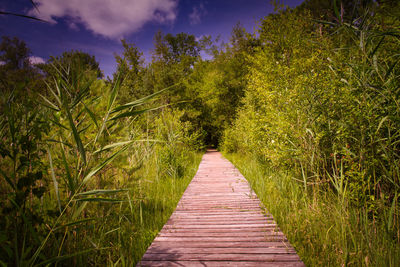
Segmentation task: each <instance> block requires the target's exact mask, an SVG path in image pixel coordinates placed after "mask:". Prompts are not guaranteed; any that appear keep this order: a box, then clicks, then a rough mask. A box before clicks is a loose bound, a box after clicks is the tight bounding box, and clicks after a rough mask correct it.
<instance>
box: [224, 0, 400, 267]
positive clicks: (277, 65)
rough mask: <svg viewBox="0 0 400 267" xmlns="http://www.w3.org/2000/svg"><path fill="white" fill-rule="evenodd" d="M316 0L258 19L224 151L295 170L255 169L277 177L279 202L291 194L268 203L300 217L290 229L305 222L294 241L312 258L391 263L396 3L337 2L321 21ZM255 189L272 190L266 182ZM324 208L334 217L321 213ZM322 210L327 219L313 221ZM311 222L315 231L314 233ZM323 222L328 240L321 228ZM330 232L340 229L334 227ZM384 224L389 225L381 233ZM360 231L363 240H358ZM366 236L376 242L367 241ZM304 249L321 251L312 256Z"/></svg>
mask: <svg viewBox="0 0 400 267" xmlns="http://www.w3.org/2000/svg"><path fill="white" fill-rule="evenodd" d="M317 2H318V1H308V2H307V4H306V5H303V6H301V7H300V8H297V9H294V10H291V9H286V10H281V11H279V12H278V13H277V14H273V15H270V16H268V17H266V18H264V19H263V20H262V21H261V26H260V28H259V36H260V42H261V43H262V45H261V47H260V48H259V49H257V51H256V52H255V53H254V55H253V56H251V57H250V58H249V64H250V67H249V74H248V75H247V77H246V80H247V86H246V88H245V96H244V98H243V100H242V101H243V105H242V106H241V107H240V108H239V109H238V113H237V117H236V120H235V121H234V123H233V125H232V127H230V128H227V129H226V130H225V132H224V137H223V140H224V142H223V147H224V149H225V150H226V151H228V152H239V153H249V152H251V154H252V155H253V157H254V158H255V159H256V160H257V162H258V164H260V165H266V166H269V167H268V168H269V169H270V170H274V171H276V172H278V173H287V175H289V178H286V177H285V176H284V177H283V178H281V179H282V181H278V180H277V178H271V179H270V178H268V175H272V174H263V175H266V176H264V177H262V175H261V176H259V177H258V178H257V179H258V181H259V182H260V183H267V182H268V183H270V182H269V181H270V180H272V182H273V183H272V184H277V185H276V186H275V187H274V188H275V189H276V190H277V191H278V194H283V195H282V196H276V198H275V197H274V198H273V199H277V200H276V201H277V202H278V201H281V200H279V199H285V201H286V200H287V199H289V200H288V201H291V200H290V199H293V206H292V204H291V203H285V204H283V206H284V207H280V208H278V209H275V208H273V207H272V206H273V205H271V204H268V206H269V207H270V208H271V211H272V212H273V213H274V211H273V210H276V214H278V216H280V217H281V218H284V217H290V216H289V214H290V213H287V214H286V215H281V213H280V211H279V209H281V208H282V209H289V208H290V209H292V211H293V212H294V213H295V214H294V215H293V216H294V217H295V218H294V219H293V220H286V219H282V223H283V225H287V227H288V234H289V235H291V234H290V233H291V231H295V229H296V231H295V232H299V231H300V230H301V229H304V231H300V233H299V235H295V236H294V237H293V242H294V243H296V242H299V248H300V247H301V248H307V251H305V252H304V253H305V254H304V255H305V256H304V257H305V259H306V262H307V261H309V264H312V265H321V264H328V265H329V264H332V265H342V264H344V265H346V264H354V265H361V264H366V265H369V264H372V265H393V264H394V262H396V261H398V258H397V257H396V253H398V244H399V236H398V231H399V228H400V225H399V224H398V223H397V224H396V223H394V222H395V221H397V220H398V216H399V212H400V211H399V206H398V204H397V203H398V202H397V200H398V193H399V186H400V181H399V178H400V177H399V172H398V169H399V167H400V165H399V158H398V153H397V151H398V145H397V144H398V142H399V128H400V127H399V126H400V125H399V124H398V122H399V116H398V110H399V109H398V102H399V99H398V96H399V95H398V88H399V84H398V82H399V79H398V78H399V70H400V69H399V68H398V66H397V62H398V49H399V44H400V43H399V36H400V35H399V34H400V32H399V24H398V18H399V17H398V14H399V13H398V12H399V10H400V6H399V5H398V4H394V3H387V4H382V5H377V4H376V3H373V2H368V3H367V2H365V3H362V4H358V2H357V3H356V2H354V3H353V2H352V3H349V5H340V7H339V6H338V5H336V8H335V10H333V14H335V15H336V18H335V19H331V20H330V19H329V16H324V17H323V18H324V19H326V21H321V20H315V19H320V18H319V17H318V18H315V17H313V16H312V15H311V14H312V13H311V12H310V11H309V10H308V8H307V6H309V5H312V4H315V3H317ZM333 2H334V3H335V2H338V1H333ZM317 4H318V3H317ZM348 6H350V7H353V8H352V9H350V10H349V9H348V8H349V7H348ZM351 12H353V13H351ZM344 14H346V15H344ZM273 176H274V177H275V175H273ZM292 178H293V180H295V181H297V183H298V185H297V186H296V185H295V184H294V182H293V181H292ZM262 179H265V181H262ZM288 187H289V188H288ZM259 190H260V191H259V192H260V194H266V195H267V196H269V194H270V192H271V189H270V188H262V187H260V189H259ZM291 194H293V196H290V195H291ZM273 199H271V202H273V201H275V200H273ZM266 202H269V200H266ZM271 202H269V203H271ZM300 203H306V205H310V207H307V206H302V205H301V204H300ZM314 205H316V206H315V207H314ZM278 206H279V205H278ZM325 209H330V214H331V213H333V214H336V215H335V216H337V217H338V221H333V220H330V219H329V218H327V217H324V216H322V215H321V214H319V213H320V212H322V211H324V210H325ZM331 209H332V210H331ZM297 213H298V214H297ZM303 213H304V214H305V215H306V216H303V215H302V214H303ZM297 216H299V217H300V218H301V219H299V220H298V221H297ZM305 218H307V220H308V221H310V223H308V221H307V223H308V226H307V227H306V228H307V231H306V230H305V229H306V228H303V227H301V228H299V227H300V222H301V221H302V220H305ZM319 221H323V222H324V224H325V225H332V228H329V229H327V228H323V229H324V230H321V231H320V230H318V228H317V226H318V225H319V226H318V227H321V224H320V223H319ZM335 224H339V225H341V227H340V228H336V226H335ZM290 225H294V228H291V227H289V226H290ZM314 227H315V233H310V232H309V231H308V229H310V228H311V229H314ZM388 227H389V228H390V230H388V229H389V228H388ZM323 231H325V232H326V237H324V238H326V239H323V238H321V237H320V236H319V235H321V233H322V232H323ZM330 231H333V232H334V233H335V234H333V235H339V238H338V239H336V236H331V235H330V234H329V235H328V232H330ZM374 231H375V232H374ZM306 232H307V233H306ZM378 232H379V233H381V232H385V234H384V235H383V234H382V239H380V236H379V235H380V234H375V233H378ZM358 234H359V235H358ZM363 235H365V236H367V237H368V238H367V239H368V241H364V240H362V236H363ZM371 240H373V241H371ZM332 242H336V243H334V245H332ZM365 242H366V243H365ZM368 242H376V244H378V243H379V244H380V245H378V246H377V247H375V246H374V247H373V248H371V247H369V245H368V244H369V243H368ZM386 242H388V243H387V250H388V251H390V252H389V253H388V254H386V255H385V254H384V253H383V251H382V250H380V248H378V247H383V246H385V243H386ZM310 244H313V245H310ZM317 244H318V245H321V247H320V248H316V247H318V245H317ZM316 250H318V251H316ZM329 251H334V253H332V254H330V253H331V252H329ZM309 255H321V258H319V259H316V260H315V261H314V260H312V259H309V258H308V257H309ZM339 255H343V257H341V256H339ZM335 256H336V257H337V258H338V259H337V261H336V260H335V259H334V257H335Z"/></svg>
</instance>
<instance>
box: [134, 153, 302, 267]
mask: <svg viewBox="0 0 400 267" xmlns="http://www.w3.org/2000/svg"><path fill="white" fill-rule="evenodd" d="M265 265H268V266H304V264H303V263H302V261H301V260H300V258H299V257H298V255H297V254H296V251H295V249H294V248H293V247H292V246H291V245H290V243H289V242H288V241H287V239H286V236H285V235H284V234H283V233H282V232H281V231H280V229H279V227H278V226H277V224H276V223H275V221H274V219H273V217H272V215H271V214H269V213H268V212H266V211H265V208H264V207H263V205H262V203H261V202H260V201H259V200H258V198H257V196H256V195H255V193H254V192H253V191H252V190H251V188H250V187H249V185H248V183H247V181H246V180H245V179H244V177H243V176H242V175H241V174H240V172H239V171H238V170H237V169H236V168H235V167H234V166H233V165H232V164H231V163H230V162H229V161H227V160H225V159H224V158H222V156H221V155H220V153H218V152H215V151H214V152H207V153H206V154H205V155H204V157H203V159H202V162H201V163H200V166H199V169H198V171H197V174H196V175H195V177H194V178H193V180H192V182H191V183H190V184H189V186H188V187H187V189H186V190H185V192H184V194H183V196H182V198H181V200H180V201H179V203H178V205H177V208H176V210H175V211H174V213H173V214H172V215H171V217H170V218H169V220H168V221H167V223H166V224H165V225H164V227H163V229H162V230H161V231H160V233H159V234H158V235H157V237H156V238H155V239H154V241H153V243H152V244H151V246H150V247H149V248H148V250H147V252H146V253H145V255H144V256H143V258H142V261H141V262H140V263H139V264H138V266H265Z"/></svg>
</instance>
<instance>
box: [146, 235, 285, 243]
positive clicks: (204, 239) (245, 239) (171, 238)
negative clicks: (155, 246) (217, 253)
mask: <svg viewBox="0 0 400 267" xmlns="http://www.w3.org/2000/svg"><path fill="white" fill-rule="evenodd" d="M154 241H156V242H159V241H174V242H181V241H183V242H189V241H193V242H200V241H201V242H252V241H253V242H266V241H285V242H286V241H287V239H286V237H284V236H283V235H281V236H263V235H260V236H257V237H254V236H252V237H240V236H238V237H177V236H168V237H163V236H157V237H156V238H155V239H154Z"/></svg>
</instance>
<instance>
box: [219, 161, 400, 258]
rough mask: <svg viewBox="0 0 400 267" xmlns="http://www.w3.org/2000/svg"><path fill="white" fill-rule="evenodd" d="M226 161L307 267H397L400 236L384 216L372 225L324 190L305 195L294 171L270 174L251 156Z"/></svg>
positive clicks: (312, 189) (315, 189) (313, 189)
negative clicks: (390, 226)
mask: <svg viewBox="0 0 400 267" xmlns="http://www.w3.org/2000/svg"><path fill="white" fill-rule="evenodd" d="M225 156H226V157H227V158H228V159H229V160H230V161H232V163H233V164H234V165H235V166H236V167H237V168H238V169H239V170H240V171H241V172H242V174H243V175H244V176H245V177H246V179H247V180H248V181H249V183H250V185H251V187H252V188H253V189H254V191H255V192H256V193H257V195H258V197H259V198H260V200H261V201H262V202H263V203H264V205H265V206H266V208H267V209H268V211H269V212H270V213H272V215H273V216H274V218H275V220H276V221H277V223H278V224H279V226H280V228H281V229H282V230H283V232H284V233H285V234H286V236H287V237H288V239H289V241H290V242H291V243H292V245H293V246H294V247H295V249H296V251H297V252H298V254H299V256H300V257H301V259H302V260H303V261H304V263H305V264H306V265H307V266H398V264H399V262H400V244H399V239H398V237H399V233H393V232H390V231H388V230H387V229H389V228H388V227H387V224H386V223H385V220H384V218H385V216H384V214H380V215H378V216H376V217H375V220H372V219H370V217H369V216H368V214H367V213H366V212H364V209H363V208H359V209H356V208H354V207H350V206H349V205H348V203H347V201H346V199H345V200H343V199H342V198H338V197H337V196H336V195H335V194H333V193H332V192H331V190H327V189H326V187H324V186H321V185H320V186H318V185H312V186H309V187H308V188H307V191H308V192H307V193H305V191H304V185H303V184H302V183H299V182H296V181H295V180H294V179H293V177H292V176H291V175H290V171H287V172H286V173H285V172H282V171H280V172H279V171H276V170H272V169H271V168H269V167H268V166H262V165H261V164H260V163H258V162H257V161H256V160H255V159H253V158H252V157H251V156H246V155H241V154H225ZM323 188H324V189H323ZM377 218H381V220H380V219H377Z"/></svg>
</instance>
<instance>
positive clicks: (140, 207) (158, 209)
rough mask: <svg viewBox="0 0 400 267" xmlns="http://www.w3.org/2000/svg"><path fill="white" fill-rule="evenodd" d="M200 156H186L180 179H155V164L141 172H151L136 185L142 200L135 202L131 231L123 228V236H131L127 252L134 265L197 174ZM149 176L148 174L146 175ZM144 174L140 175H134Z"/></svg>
mask: <svg viewBox="0 0 400 267" xmlns="http://www.w3.org/2000/svg"><path fill="white" fill-rule="evenodd" d="M201 157H202V153H191V154H190V155H189V157H188V160H187V162H186V163H185V164H186V168H185V170H186V171H185V174H184V176H183V177H182V178H159V179H158V178H157V176H156V175H155V173H154V170H155V168H154V165H150V166H148V167H146V168H144V169H143V171H142V172H150V173H151V172H153V174H152V175H149V176H147V177H149V179H143V180H142V181H141V182H140V185H139V186H138V188H137V189H138V190H140V192H141V193H142V197H143V198H142V200H140V201H136V203H135V212H134V213H133V217H134V222H135V225H134V229H133V231H132V229H129V228H128V229H126V231H127V232H126V235H127V236H129V235H130V236H131V237H130V238H129V239H131V241H132V243H131V248H130V249H128V250H127V251H126V253H127V254H128V255H127V257H129V253H133V256H132V258H133V263H134V264H136V263H137V262H138V261H139V260H140V259H141V258H142V256H143V254H144V253H145V252H146V250H147V248H148V246H150V244H151V243H152V241H153V239H154V238H155V236H156V235H157V233H158V232H159V231H160V230H161V228H162V227H163V226H164V224H165V223H166V222H167V220H168V218H169V217H170V216H171V214H172V212H173V211H174V210H175V208H176V205H177V204H178V202H179V200H180V199H181V197H182V194H183V192H184V191H185V189H186V187H187V186H188V185H189V183H190V181H191V180H192V178H193V177H194V175H195V174H196V172H197V169H198V166H199V164H200V161H201ZM147 174H149V173H147ZM140 175H143V173H142V174H141V173H140V172H138V173H137V176H140Z"/></svg>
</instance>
